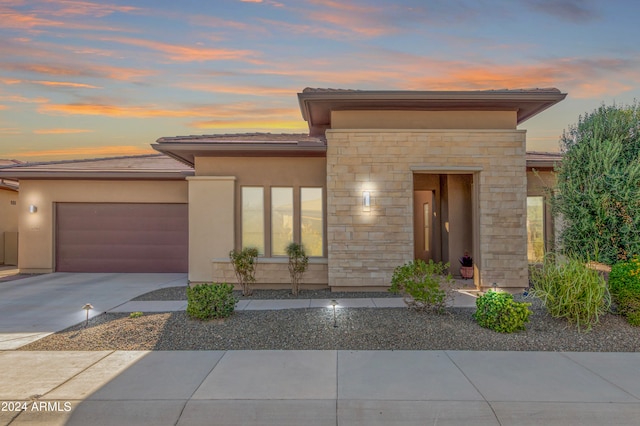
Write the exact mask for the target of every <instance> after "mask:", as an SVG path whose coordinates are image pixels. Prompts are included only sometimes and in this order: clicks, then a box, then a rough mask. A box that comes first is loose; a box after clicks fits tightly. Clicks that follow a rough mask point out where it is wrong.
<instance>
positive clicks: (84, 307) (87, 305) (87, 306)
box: [82, 303, 93, 327]
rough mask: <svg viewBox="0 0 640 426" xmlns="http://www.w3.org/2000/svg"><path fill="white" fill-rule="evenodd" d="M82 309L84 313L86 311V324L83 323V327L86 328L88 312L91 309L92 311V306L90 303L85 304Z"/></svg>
mask: <svg viewBox="0 0 640 426" xmlns="http://www.w3.org/2000/svg"><path fill="white" fill-rule="evenodd" d="M82 309H84V310H85V311H87V320H86V322H85V323H84V326H85V327H86V326H88V325H89V311H90V310H91V309H93V305H92V304H91V303H87V304H85V305H84V306H83V307H82Z"/></svg>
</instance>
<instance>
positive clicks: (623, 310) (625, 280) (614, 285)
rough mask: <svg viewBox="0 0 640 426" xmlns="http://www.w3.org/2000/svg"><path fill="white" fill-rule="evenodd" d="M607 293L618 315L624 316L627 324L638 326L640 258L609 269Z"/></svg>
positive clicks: (639, 310) (639, 317)
mask: <svg viewBox="0 0 640 426" xmlns="http://www.w3.org/2000/svg"><path fill="white" fill-rule="evenodd" d="M609 291H610V292H611V296H612V297H613V300H614V301H615V302H616V304H617V308H618V313H620V314H622V315H624V316H625V318H626V319H627V321H628V322H629V324H631V325H634V326H640V258H639V257H638V256H635V257H634V258H632V259H631V260H629V261H627V262H619V263H616V264H615V265H613V266H612V267H611V273H610V274H609Z"/></svg>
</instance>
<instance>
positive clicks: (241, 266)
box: [229, 247, 258, 296]
mask: <svg viewBox="0 0 640 426" xmlns="http://www.w3.org/2000/svg"><path fill="white" fill-rule="evenodd" d="M229 259H230V260H231V264H232V265H233V271H234V272H235V274H236V279H237V280H238V284H239V285H240V288H242V295H243V296H251V294H253V283H254V282H256V267H257V266H258V249H257V248H255V247H245V248H243V249H242V250H241V251H237V250H235V249H234V250H231V251H230V252H229Z"/></svg>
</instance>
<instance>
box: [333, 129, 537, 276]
mask: <svg viewBox="0 0 640 426" xmlns="http://www.w3.org/2000/svg"><path fill="white" fill-rule="evenodd" d="M334 127H335V126H334ZM514 127H515V122H514ZM326 136H327V147H328V148H327V185H328V186H327V239H328V243H329V246H328V250H329V251H328V259H329V282H330V283H331V285H332V288H338V289H340V288H346V287H350V288H354V287H360V288H363V287H383V286H385V287H386V286H388V285H389V283H390V279H391V275H392V273H393V269H394V268H395V267H396V266H398V265H401V264H403V263H404V262H406V261H410V260H412V259H413V258H414V224H413V178H414V174H415V173H429V174H446V175H456V174H463V175H465V176H469V175H471V176H473V187H472V188H471V189H470V191H471V192H472V206H471V209H472V214H473V220H472V226H473V233H474V238H473V248H472V249H471V250H470V251H471V252H472V253H471V254H472V256H473V257H474V262H475V266H476V274H475V276H474V279H475V280H476V284H478V285H480V286H482V287H490V286H491V285H492V284H493V283H496V284H497V285H498V286H500V287H521V288H522V287H527V282H528V279H527V253H526V247H527V236H526V195H527V180H526V171H525V170H526V161H525V131H521V130H515V129H514V130H482V129H474V130H405V129H400V130H393V129H388V130H377V129H376V130H354V129H340V130H337V129H335V128H334V129H332V130H328V131H327V132H326ZM364 190H369V191H371V193H372V199H373V201H372V205H371V209H370V212H365V211H363V207H362V191H364ZM457 250H459V248H456V251H457Z"/></svg>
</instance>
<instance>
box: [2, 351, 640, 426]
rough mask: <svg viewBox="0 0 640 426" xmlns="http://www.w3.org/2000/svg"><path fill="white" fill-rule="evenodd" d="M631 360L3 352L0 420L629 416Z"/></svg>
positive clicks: (603, 420)
mask: <svg viewBox="0 0 640 426" xmlns="http://www.w3.org/2000/svg"><path fill="white" fill-rule="evenodd" d="M638 365H640V354H638V353H558V352H465V351H175V352H162V351H157V352H126V351H114V352H110V351H104V352H20V351H5V352H0V370H1V371H2V372H3V380H2V381H1V382H0V400H1V401H3V402H2V408H3V410H2V411H0V424H9V423H10V424H11V425H12V426H13V425H21V424H29V425H33V424H46V425H62V424H71V425H76V424H77V425H122V424H130V425H203V424H211V425H261V426H266V425H332V426H335V425H396V424H402V425H425V424H438V425H447V424H450V425H465V424H469V425H471V424H472V425H474V426H479V425H503V426H504V425H540V424H544V425H603V424H611V425H614V424H615V425H637V424H638V415H639V413H640V368H639V367H638ZM16 406H17V407H18V409H20V408H25V410H24V411H22V412H11V411H10V409H12V408H15V407H16Z"/></svg>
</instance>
